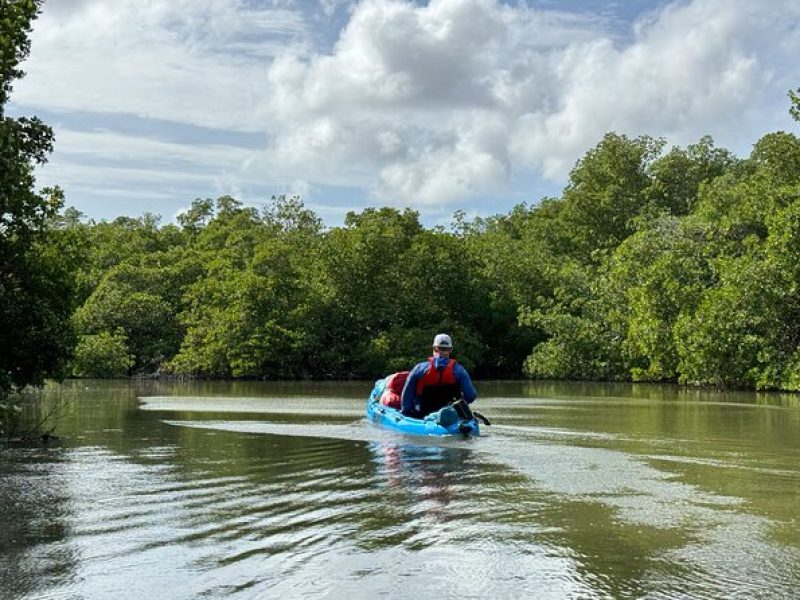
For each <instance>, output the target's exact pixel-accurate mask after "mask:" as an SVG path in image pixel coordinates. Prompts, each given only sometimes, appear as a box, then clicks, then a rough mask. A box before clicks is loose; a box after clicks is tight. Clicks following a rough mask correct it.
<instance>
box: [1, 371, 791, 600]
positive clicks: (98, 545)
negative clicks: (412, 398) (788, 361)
mask: <svg viewBox="0 0 800 600" xmlns="http://www.w3.org/2000/svg"><path fill="white" fill-rule="evenodd" d="M370 387H371V386H370V385H369V384H365V383H358V384H353V383H326V384H308V383H298V384H262V383H258V384H241V383H239V384H231V383H214V384H193V385H189V384H168V383H152V382H151V383H140V384H130V385H128V384H126V383H124V382H114V383H101V382H85V381H84V382H70V383H67V384H65V385H63V386H59V387H52V388H49V389H48V390H47V393H46V396H45V399H44V400H43V401H42V402H43V404H48V403H51V402H61V401H69V408H68V411H67V413H66V414H65V415H64V417H63V418H62V420H61V421H60V422H59V424H58V429H57V433H59V434H61V435H62V436H65V438H66V439H65V440H64V442H63V444H62V445H61V446H60V447H56V448H48V449H10V450H5V451H0V480H2V484H1V485H0V507H2V511H0V596H2V597H3V598H115V599H119V598H198V597H236V598H337V599H338V598H348V599H355V598H380V597H386V598H413V599H414V600H421V599H423V598H459V599H462V598H640V597H646V598H681V597H683V598H736V597H739V598H797V597H798V596H800V401H798V398H797V397H794V396H779V395H756V394H744V393H740V394H725V395H723V394H715V393H699V392H696V391H682V390H679V389H677V388H670V387H655V386H630V385H619V386H611V385H594V384H593V385H575V384H572V385H570V384H541V383H522V382H513V383H500V382H492V383H486V382H484V383H481V384H480V385H479V391H480V392H481V399H480V400H479V403H478V406H479V407H480V409H481V411H482V412H484V413H485V414H486V415H487V416H489V417H490V418H491V419H492V421H493V425H492V426H491V427H489V428H484V430H486V432H487V434H486V435H485V436H483V437H481V438H479V439H473V440H447V441H442V440H438V441H437V440H430V439H421V438H408V437H402V436H400V435H398V434H394V433H390V432H386V431H383V430H380V429H377V428H375V427H374V426H372V425H371V424H369V423H367V422H366V421H365V419H364V418H363V411H364V404H365V399H366V396H367V393H368V391H369V388H370Z"/></svg>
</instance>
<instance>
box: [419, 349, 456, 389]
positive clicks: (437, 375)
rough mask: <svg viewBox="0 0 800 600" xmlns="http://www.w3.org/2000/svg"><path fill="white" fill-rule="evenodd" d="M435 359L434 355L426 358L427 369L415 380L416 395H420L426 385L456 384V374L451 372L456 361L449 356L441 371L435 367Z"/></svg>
mask: <svg viewBox="0 0 800 600" xmlns="http://www.w3.org/2000/svg"><path fill="white" fill-rule="evenodd" d="M435 361H436V357H435V356H431V357H430V358H428V370H427V371H426V372H425V375H423V376H422V377H420V378H419V379H418V380H417V396H422V392H423V390H424V389H425V388H426V387H428V386H436V385H449V386H454V385H457V384H456V376H455V373H454V372H453V371H454V369H455V367H456V361H455V360H453V359H452V358H451V359H450V361H449V362H448V363H447V366H446V367H445V368H444V369H442V370H441V371H439V370H438V369H437V368H436V362H435Z"/></svg>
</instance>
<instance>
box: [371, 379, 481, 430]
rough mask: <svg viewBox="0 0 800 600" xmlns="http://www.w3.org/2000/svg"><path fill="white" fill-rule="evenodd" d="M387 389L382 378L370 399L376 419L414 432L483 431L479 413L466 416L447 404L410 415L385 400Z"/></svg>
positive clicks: (385, 425)
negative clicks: (479, 421)
mask: <svg viewBox="0 0 800 600" xmlns="http://www.w3.org/2000/svg"><path fill="white" fill-rule="evenodd" d="M387 379H388V378H387ZM385 389H386V379H379V380H378V381H376V382H375V387H374V388H373V389H372V393H371V394H370V395H369V400H367V418H368V419H369V420H370V421H372V422H373V423H377V424H378V425H382V426H383V427H388V428H390V429H395V430H397V431H401V432H403V433H409V434H412V435H467V436H469V435H480V427H479V426H478V421H477V420H476V419H475V417H472V418H471V419H462V418H461V417H460V416H459V414H458V412H457V411H456V409H455V408H453V407H452V406H445V407H444V408H443V409H441V410H438V411H436V412H434V413H431V414H429V415H427V416H426V417H425V418H423V419H415V418H414V417H407V416H405V415H404V414H403V413H401V412H400V411H399V410H397V409H396V408H393V407H391V406H387V405H385V404H381V401H380V399H381V395H382V394H383V392H384V390H385Z"/></svg>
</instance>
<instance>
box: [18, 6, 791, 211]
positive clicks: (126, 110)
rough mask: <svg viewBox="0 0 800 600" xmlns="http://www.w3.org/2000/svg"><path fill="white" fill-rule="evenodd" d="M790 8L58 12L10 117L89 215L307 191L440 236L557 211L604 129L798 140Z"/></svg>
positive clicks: (51, 14) (743, 150)
mask: <svg viewBox="0 0 800 600" xmlns="http://www.w3.org/2000/svg"><path fill="white" fill-rule="evenodd" d="M798 56H800V3H799V2H797V1H796V0H772V1H770V2H750V1H747V0H681V1H677V2H664V1H655V0H626V1H622V0H620V1H619V2H611V1H603V0H597V1H590V0H562V1H555V0H552V1H547V0H530V1H529V2H527V3H524V2H498V1H496V0H434V1H432V2H428V3H421V2H404V1H399V0H363V1H361V2H357V3H353V2H348V1H347V0H319V1H308V0H305V1H302V2H297V1H294V0H274V1H272V2H266V1H262V0H147V1H144V0H115V1H113V2H111V1H109V0H49V1H48V2H46V3H45V6H44V11H43V14H42V15H41V17H40V18H39V20H38V21H37V22H36V23H35V25H34V32H33V35H32V51H31V56H30V58H29V59H28V61H27V62H26V63H25V65H24V68H25V69H26V71H27V76H26V77H25V79H23V80H21V81H19V82H18V83H17V84H16V86H15V91H14V94H13V95H12V103H11V105H10V106H9V113H10V114H14V115H30V114H36V115H38V116H40V117H41V118H43V119H44V120H45V121H46V122H48V123H49V124H50V125H52V126H53V128H54V129H55V132H56V151H55V152H54V154H53V155H52V157H51V161H50V163H49V164H48V165H47V166H45V167H43V168H42V169H41V170H40V171H39V172H38V182H39V184H41V185H53V184H57V185H60V186H61V187H62V188H63V189H64V190H65V192H66V196H67V204H68V205H71V206H75V207H76V208H78V209H79V210H81V211H82V212H84V213H85V214H86V215H87V216H88V217H90V218H94V219H111V218H114V217H116V216H119V215H129V216H139V215H141V214H143V213H145V212H151V213H156V214H159V215H161V216H162V219H163V221H165V222H167V221H171V220H173V219H174V218H175V215H176V214H178V213H179V212H180V211H181V210H183V209H184V208H186V207H187V206H189V204H190V203H191V201H192V200H193V199H194V198H197V197H212V198H213V197H216V196H219V195H222V194H231V195H233V196H235V197H237V198H239V199H240V200H242V201H243V202H245V203H246V204H250V205H260V204H261V203H263V202H264V201H266V200H268V199H269V198H270V197H271V196H272V195H274V194H300V195H301V196H302V197H303V198H304V201H305V203H306V205H307V206H308V207H310V208H312V209H313V210H315V211H316V212H317V213H318V214H319V215H320V216H321V217H322V218H323V219H324V220H325V222H326V223H327V224H329V225H337V224H339V223H341V221H342V218H343V216H344V214H345V213H346V212H347V211H349V210H361V209H363V208H365V207H367V206H397V207H406V206H409V207H412V208H414V209H416V210H418V211H419V212H420V213H421V214H422V216H423V220H424V222H426V223H427V224H429V225H433V224H438V223H448V222H449V221H450V218H451V215H452V214H453V212H455V211H456V210H464V211H466V213H467V214H468V215H471V216H474V215H489V214H495V213H505V212H508V210H510V209H511V208H512V207H513V206H514V205H515V204H518V203H520V202H528V203H529V204H531V203H535V202H537V201H538V200H539V199H540V198H542V197H543V196H548V195H558V194H559V193H560V190H561V188H562V187H563V185H564V183H565V181H566V178H567V176H568V173H569V170H570V169H571V167H572V166H573V165H574V164H575V161H576V160H577V159H578V158H580V157H581V156H582V155H583V154H584V153H585V152H586V150H588V149H589V148H591V147H592V146H594V145H595V144H596V143H597V142H598V141H599V139H600V138H601V137H602V135H603V133H605V132H607V131H616V132H619V133H625V134H628V135H632V136H635V135H640V134H649V135H652V136H662V137H664V138H666V139H667V141H668V142H669V143H670V144H678V145H686V144H689V143H693V142H696V141H697V140H698V139H699V138H700V137H701V136H703V135H706V134H709V135H711V136H713V138H714V139H715V141H716V143H717V144H718V145H720V146H723V147H726V148H729V149H730V150H732V151H734V152H735V153H736V154H738V155H746V154H747V153H748V152H749V150H750V148H751V146H752V144H753V143H754V142H755V141H756V140H757V139H758V138H759V137H760V136H761V135H763V134H764V133H767V132H769V131H775V130H779V129H783V130H794V131H796V130H797V128H796V123H793V122H792V121H791V119H790V117H789V114H788V100H787V98H786V92H787V90H789V89H794V88H797V87H798V86H800V61H798V60H797V57H798Z"/></svg>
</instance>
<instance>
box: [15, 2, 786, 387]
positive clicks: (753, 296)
mask: <svg viewBox="0 0 800 600" xmlns="http://www.w3.org/2000/svg"><path fill="white" fill-rule="evenodd" d="M39 4H40V3H39V2H38V1H34V0H29V1H28V0H25V1H17V2H12V1H11V0H0V9H2V14H3V16H4V18H3V19H0V27H2V28H3V29H2V37H0V39H1V40H2V44H1V45H0V53H1V54H0V69H2V70H1V71H0V76H1V77H2V80H0V84H1V85H0V94H2V95H1V96H0V107H3V106H5V104H6V102H7V100H8V94H9V93H10V91H11V84H12V82H13V81H14V80H15V79H16V78H18V77H20V76H21V75H22V73H21V71H19V68H18V65H19V63H20V61H21V60H22V59H23V58H24V57H25V56H26V55H27V53H28V50H29V46H28V39H27V34H28V32H29V31H30V24H31V21H32V19H34V18H35V16H36V14H37V11H38V10H39ZM790 101H791V108H790V112H791V114H792V116H793V117H794V118H795V119H796V120H800V90H798V92H797V93H795V92H791V93H790ZM52 143H53V133H52V131H51V130H50V129H49V128H48V127H47V126H46V125H44V124H43V123H41V122H40V121H38V120H37V119H35V118H31V119H25V118H20V119H12V118H8V117H6V116H5V115H4V114H3V113H2V112H0V160H2V164H3V169H2V172H0V312H2V322H3V327H2V328H0V397H2V396H5V395H6V394H7V393H8V392H9V391H10V390H12V389H15V388H16V389H18V388H21V387H24V386H25V385H29V384H38V383H41V382H42V381H43V379H44V378H45V377H54V376H56V377H57V376H59V375H63V374H64V373H66V372H67V371H66V369H67V368H68V369H69V372H71V373H72V374H73V375H76V376H98V377H115V376H124V375H135V374H162V375H166V374H170V375H176V376H190V377H207V378H220V377H223V378H229V377H233V378H273V379H277V378H368V377H376V376H378V375H381V374H385V373H388V372H391V371H395V370H399V369H404V368H408V367H409V366H410V365H411V364H413V363H414V362H415V361H417V360H419V359H420V357H421V356H422V355H423V354H424V353H425V352H426V351H427V350H428V348H429V347H430V342H431V339H432V336H433V334H434V333H436V332H438V331H447V332H449V333H451V334H452V335H453V337H454V339H455V341H456V345H457V350H458V358H459V360H460V361H462V363H463V364H465V366H467V367H468V368H469V369H470V370H471V371H472V372H473V373H474V374H475V375H476V376H477V377H479V378H480V377H484V378H488V377H516V376H523V375H524V376H529V377H535V378H557V379H562V378H568V379H599V380H636V381H669V382H681V383H697V384H711V385H718V386H744V387H754V388H760V389H787V390H799V389H800V291H799V290H800V287H799V284H800V140H799V139H798V138H797V136H795V135H794V134H792V133H787V132H775V133H770V134H767V135H765V136H764V137H763V138H762V139H760V140H758V142H757V143H756V144H755V145H754V147H753V151H752V153H751V154H750V156H748V157H746V158H737V157H735V156H733V155H732V154H731V153H730V152H728V151H726V150H724V149H722V148H718V147H716V146H715V145H714V143H713V141H712V140H711V139H710V138H703V139H701V140H699V141H698V142H697V143H696V144H693V145H690V146H688V147H686V148H680V147H673V148H667V147H666V145H665V143H664V141H663V140H659V139H653V138H650V137H647V136H641V137H637V138H629V137H626V136H624V135H617V134H614V133H609V134H607V135H606V136H605V137H604V138H603V139H602V140H601V141H600V142H599V143H598V144H597V146H595V147H594V148H592V149H591V150H589V151H588V152H587V153H586V155H585V156H584V157H583V158H582V159H581V160H579V161H578V162H577V164H576V165H575V167H574V169H573V170H572V172H571V173H570V176H569V181H568V183H567V185H566V187H565V188H564V190H563V193H562V194H561V196H560V197H557V198H546V199H543V200H542V201H541V202H539V203H537V204H536V205H533V206H528V205H520V206H517V207H515V208H514V209H513V210H512V211H510V212H509V213H508V214H503V215H496V216H492V217H488V218H478V219H474V220H468V219H466V218H465V216H464V214H463V213H456V215H454V219H453V222H452V224H451V226H450V227H449V228H443V227H439V228H433V229H430V228H426V227H424V226H423V225H422V224H421V222H420V219H419V215H418V214H417V213H416V212H414V211H412V210H409V209H406V210H398V209H393V208H370V209H366V210H363V211H361V212H351V213H349V214H348V215H347V217H346V219H345V221H344V224H343V225H342V226H338V227H325V226H324V225H323V223H322V222H321V220H320V219H319V217H318V216H317V215H315V214H314V213H313V212H312V211H310V210H308V209H306V208H305V207H304V205H303V203H302V202H301V201H300V199H299V198H292V197H276V198H273V199H272V201H271V202H269V203H267V204H266V205H265V206H263V207H260V208H254V207H250V206H244V205H243V204H242V203H241V202H239V201H237V200H236V199H234V198H231V197H228V196H224V197H221V198H218V199H216V200H211V199H198V200H196V201H195V202H193V204H192V206H191V208H190V209H189V210H187V211H186V212H184V213H183V214H181V215H180V216H179V218H178V219H177V222H176V223H174V224H161V223H160V220H159V218H158V217H155V216H153V215H149V214H147V215H144V216H142V217H139V218H130V217H120V218H117V219H115V220H113V221H110V222H106V221H100V222H95V221H92V220H86V219H85V218H83V216H82V215H81V214H80V213H78V212H77V211H75V210H74V209H67V210H62V206H63V195H62V193H61V191H60V190H58V189H52V190H43V191H41V192H35V191H34V180H33V169H34V167H35V166H36V165H37V164H41V163H43V162H44V161H45V159H46V156H47V154H48V153H49V152H50V150H51V148H52ZM68 359H69V363H68V362H67V360H68Z"/></svg>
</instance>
